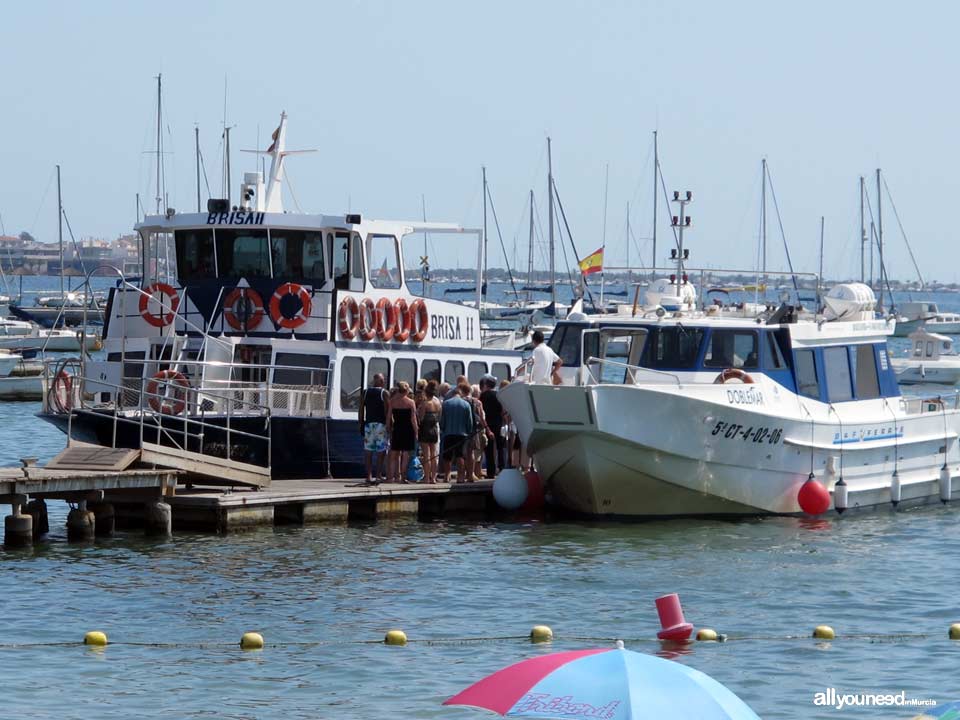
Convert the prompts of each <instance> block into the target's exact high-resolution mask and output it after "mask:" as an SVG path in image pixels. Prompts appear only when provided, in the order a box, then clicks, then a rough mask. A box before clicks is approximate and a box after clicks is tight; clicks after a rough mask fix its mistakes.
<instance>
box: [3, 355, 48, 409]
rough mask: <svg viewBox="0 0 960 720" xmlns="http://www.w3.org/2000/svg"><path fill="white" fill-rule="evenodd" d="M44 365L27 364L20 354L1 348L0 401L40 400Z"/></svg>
mask: <svg viewBox="0 0 960 720" xmlns="http://www.w3.org/2000/svg"><path fill="white" fill-rule="evenodd" d="M42 374H43V365H42V364H41V363H31V362H25V361H24V359H23V357H22V356H21V355H20V354H19V353H12V352H10V351H9V350H6V349H4V348H0V400H40V399H41V398H42V397H43V379H42Z"/></svg>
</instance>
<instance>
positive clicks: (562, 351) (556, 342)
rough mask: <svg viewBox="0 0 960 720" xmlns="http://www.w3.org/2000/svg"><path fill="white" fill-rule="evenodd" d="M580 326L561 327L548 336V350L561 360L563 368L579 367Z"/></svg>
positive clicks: (581, 327) (581, 332)
mask: <svg viewBox="0 0 960 720" xmlns="http://www.w3.org/2000/svg"><path fill="white" fill-rule="evenodd" d="M582 334H583V326H582V325H563V326H561V327H558V328H557V329H556V330H555V331H554V333H553V335H551V336H550V348H551V349H552V350H553V351H554V352H555V353H556V354H557V356H558V357H559V358H560V359H561V360H563V366H564V367H578V366H579V365H580V336H581V335H582Z"/></svg>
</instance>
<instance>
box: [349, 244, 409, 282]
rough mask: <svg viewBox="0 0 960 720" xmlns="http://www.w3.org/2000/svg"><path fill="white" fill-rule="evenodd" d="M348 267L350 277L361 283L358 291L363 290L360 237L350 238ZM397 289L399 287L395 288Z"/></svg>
mask: <svg viewBox="0 0 960 720" xmlns="http://www.w3.org/2000/svg"><path fill="white" fill-rule="evenodd" d="M350 265H351V267H352V270H351V273H350V274H351V277H352V278H353V279H354V280H359V281H360V282H361V285H360V289H361V290H362V289H363V285H362V283H363V242H362V241H361V240H360V235H359V234H357V233H353V236H352V237H351V248H350ZM397 287H399V285H398V286H397Z"/></svg>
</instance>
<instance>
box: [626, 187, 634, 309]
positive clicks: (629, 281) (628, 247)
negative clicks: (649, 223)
mask: <svg viewBox="0 0 960 720" xmlns="http://www.w3.org/2000/svg"><path fill="white" fill-rule="evenodd" d="M631 282H633V273H631V272H630V202H629V201H627V290H628V291H629V290H630V283H631Z"/></svg>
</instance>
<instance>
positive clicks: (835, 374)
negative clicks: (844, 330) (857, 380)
mask: <svg viewBox="0 0 960 720" xmlns="http://www.w3.org/2000/svg"><path fill="white" fill-rule="evenodd" d="M823 374H824V377H826V379H827V402H832V403H833V402H843V401H844V400H852V399H853V387H852V385H851V382H850V381H851V378H850V361H849V356H848V354H847V348H846V347H830V348H824V349H823Z"/></svg>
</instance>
